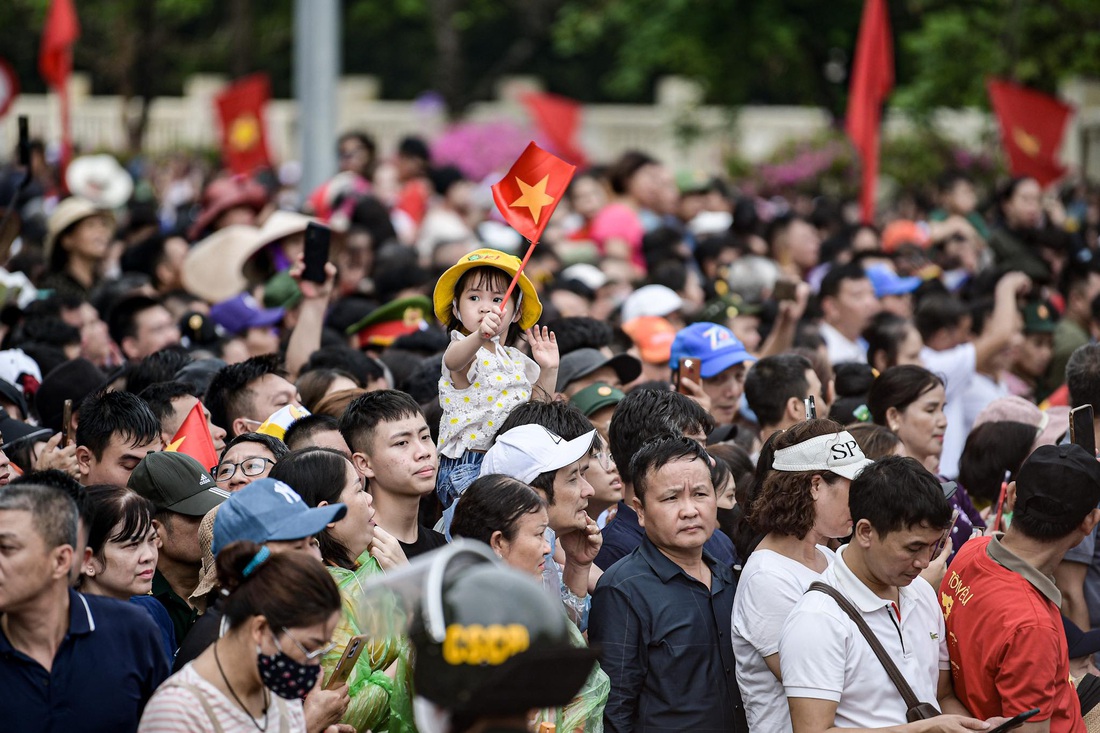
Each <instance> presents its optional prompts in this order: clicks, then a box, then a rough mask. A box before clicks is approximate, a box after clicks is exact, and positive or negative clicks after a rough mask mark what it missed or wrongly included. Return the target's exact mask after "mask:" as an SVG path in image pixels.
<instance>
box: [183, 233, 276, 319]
mask: <svg viewBox="0 0 1100 733" xmlns="http://www.w3.org/2000/svg"><path fill="white" fill-rule="evenodd" d="M258 232H259V229H257V228H256V227H252V226H247V225H244V224H233V225H231V226H228V227H225V228H224V229H219V230H218V231H216V232H214V233H213V234H211V235H210V236H209V237H207V238H205V239H203V240H202V241H200V242H199V243H198V244H196V245H195V246H194V247H192V248H191V251H190V252H188V253H187V256H186V257H185V258H184V260H183V271H182V277H183V285H184V287H186V288H187V290H188V291H190V292H192V293H194V294H195V295H197V296H199V297H200V298H202V299H203V300H205V301H206V302H207V303H221V302H224V301H226V300H229V299H230V298H232V297H234V296H236V295H239V294H240V293H241V292H243V291H244V289H245V288H246V287H248V280H247V279H246V278H245V276H244V272H243V270H242V268H243V267H244V263H245V261H247V260H248V257H249V256H250V255H251V253H252V252H254V251H255V250H254V247H255V237H256V236H257V233H258Z"/></svg>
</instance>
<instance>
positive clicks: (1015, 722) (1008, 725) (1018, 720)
mask: <svg viewBox="0 0 1100 733" xmlns="http://www.w3.org/2000/svg"><path fill="white" fill-rule="evenodd" d="M1038 714H1039V708H1032V709H1031V710H1028V711H1027V712H1026V713H1020V714H1019V715H1017V716H1016V717H1015V718H1011V719H1009V720H1006V721H1005V722H1003V723H1001V724H1000V725H998V726H997V727H996V728H994V729H993V730H991V731H989V733H1004V732H1005V731H1006V730H1012V729H1013V728H1019V727H1020V726H1021V725H1023V724H1024V723H1026V722H1027V721H1028V720H1030V719H1031V718H1034V717H1035V716H1036V715H1038Z"/></svg>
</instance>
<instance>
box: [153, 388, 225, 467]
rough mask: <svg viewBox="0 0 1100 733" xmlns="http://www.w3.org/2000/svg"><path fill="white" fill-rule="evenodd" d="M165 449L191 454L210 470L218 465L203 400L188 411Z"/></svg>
mask: <svg viewBox="0 0 1100 733" xmlns="http://www.w3.org/2000/svg"><path fill="white" fill-rule="evenodd" d="M165 450H166V451H174V452H176V453H183V454H185V455H189V456H191V457H192V458H194V459H195V460H196V461H198V462H199V463H201V464H202V467H203V468H205V469H206V470H208V471H212V470H213V469H214V466H216V465H218V452H217V451H216V450H214V438H213V437H211V435H210V428H209V427H208V426H207V424H206V413H205V412H203V409H202V403H201V402H196V403H195V406H194V407H192V408H191V412H189V413H187V417H185V418H184V419H183V424H182V425H180V429H179V430H177V431H176V434H175V435H174V436H172V442H171V443H169V444H168V447H167V448H165Z"/></svg>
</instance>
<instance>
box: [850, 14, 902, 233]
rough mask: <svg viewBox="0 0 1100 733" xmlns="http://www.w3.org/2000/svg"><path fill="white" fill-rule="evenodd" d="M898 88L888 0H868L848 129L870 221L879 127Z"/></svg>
mask: <svg viewBox="0 0 1100 733" xmlns="http://www.w3.org/2000/svg"><path fill="white" fill-rule="evenodd" d="M893 88H894V42H893V40H892V38H891V36H890V16H889V15H888V14H887V12H886V0H866V2H865V3H864V5H863V18H862V20H860V24H859V39H858V40H857V41H856V54H855V65H854V68H853V70H852V83H851V86H850V87H849V88H848V113H847V116H846V120H845V125H844V127H845V130H846V131H847V133H848V137H849V138H851V140H852V144H853V145H854V146H855V148H856V152H858V153H859V157H860V160H861V161H862V164H863V166H862V177H861V181H860V191H859V209H860V217H861V218H862V220H863V221H864V222H867V223H870V222H871V221H872V220H873V219H874V216H875V181H876V179H877V178H878V143H879V128H880V127H881V125H882V105H883V104H884V103H885V102H886V97H887V96H889V94H890V90H891V89H893Z"/></svg>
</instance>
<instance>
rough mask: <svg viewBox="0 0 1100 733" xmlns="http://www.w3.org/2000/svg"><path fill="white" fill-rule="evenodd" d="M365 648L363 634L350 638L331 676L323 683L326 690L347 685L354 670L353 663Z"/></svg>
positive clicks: (365, 640)
mask: <svg viewBox="0 0 1100 733" xmlns="http://www.w3.org/2000/svg"><path fill="white" fill-rule="evenodd" d="M366 648H367V637H366V635H365V634H361V635H359V636H353V637H351V641H349V642H348V645H347V646H346V647H344V653H343V654H341V655H340V661H338V662H337V663H336V667H335V668H334V669H333V670H332V676H331V677H329V678H328V682H326V683H325V689H326V690H335V689H336V688H337V687H341V686H342V685H344V684H345V683H347V681H348V678H349V677H351V671H352V670H353V669H355V663H356V662H357V661H358V660H359V655H360V654H362V653H363V650H364V649H366Z"/></svg>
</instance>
